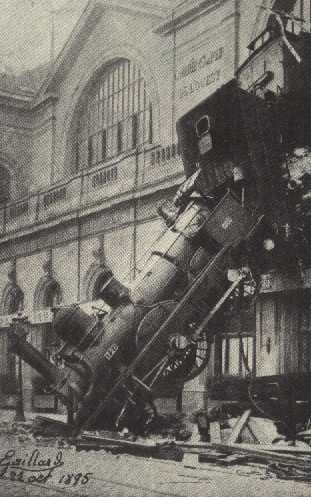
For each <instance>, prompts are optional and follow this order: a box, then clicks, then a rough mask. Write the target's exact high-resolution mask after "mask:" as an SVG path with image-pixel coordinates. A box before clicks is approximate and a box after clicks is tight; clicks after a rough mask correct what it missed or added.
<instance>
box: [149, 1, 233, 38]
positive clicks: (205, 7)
mask: <svg viewBox="0 0 311 497" xmlns="http://www.w3.org/2000/svg"><path fill="white" fill-rule="evenodd" d="M228 1H230V0H201V1H199V2H194V1H191V2H186V3H184V4H183V5H182V6H181V7H177V8H175V9H171V10H170V14H169V16H167V17H166V19H165V20H164V22H162V23H160V24H158V26H157V27H156V28H155V29H154V32H155V33H157V34H160V35H164V36H165V35H169V34H170V33H171V32H173V31H176V30H177V29H180V28H182V27H183V26H184V25H185V24H188V23H189V22H192V21H193V20H195V19H196V18H198V17H199V16H201V15H202V14H210V13H211V12H213V11H214V10H217V9H218V8H219V7H221V6H222V5H224V4H225V3H227V2H228Z"/></svg>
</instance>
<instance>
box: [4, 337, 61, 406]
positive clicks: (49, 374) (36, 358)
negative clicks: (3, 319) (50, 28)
mask: <svg viewBox="0 0 311 497" xmlns="http://www.w3.org/2000/svg"><path fill="white" fill-rule="evenodd" d="M10 338H11V339H10V351H11V352H13V353H14V354H17V355H18V356H19V357H21V359H23V361H25V362H26V363H27V364H29V365H30V366H31V367H32V368H34V369H35V370H36V371H38V373H40V374H41V375H42V376H43V377H44V378H45V379H46V381H47V382H48V383H49V384H51V385H62V384H63V383H64V380H65V378H64V375H63V373H62V372H61V371H60V370H59V369H58V368H57V367H56V366H54V364H52V363H51V362H50V361H48V360H47V359H46V358H45V357H44V356H43V354H41V353H40V352H39V351H38V350H37V349H35V348H34V347H33V346H32V345H31V344H30V343H28V342H27V341H26V339H25V335H24V336H20V335H19V334H18V333H17V332H16V331H14V330H12V334H11V336H10ZM62 393H63V392H62ZM64 396H65V397H66V392H64Z"/></svg>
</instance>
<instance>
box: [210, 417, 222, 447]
mask: <svg viewBox="0 0 311 497" xmlns="http://www.w3.org/2000/svg"><path fill="white" fill-rule="evenodd" d="M209 433H210V441H211V442H212V443H221V432H220V424H219V421H213V422H212V423H210V425H209Z"/></svg>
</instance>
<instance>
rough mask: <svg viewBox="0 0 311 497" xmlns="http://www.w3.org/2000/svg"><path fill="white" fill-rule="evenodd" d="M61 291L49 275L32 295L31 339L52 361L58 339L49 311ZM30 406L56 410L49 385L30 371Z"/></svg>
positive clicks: (59, 300)
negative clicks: (33, 321) (33, 318)
mask: <svg viewBox="0 0 311 497" xmlns="http://www.w3.org/2000/svg"><path fill="white" fill-rule="evenodd" d="M61 300H62V292H61V288H60V285H59V283H58V282H57V281H56V280H55V279H54V278H53V277H50V276H44V277H43V278H41V280H40V281H39V284H38V285H37V288H36V291H35V295H34V315H35V316H36V318H35V323H34V324H33V325H32V333H31V341H32V345H33V346H34V347H36V349H38V350H39V351H40V352H41V353H42V354H43V355H44V356H45V357H46V358H47V359H48V360H50V361H52V362H53V361H54V355H55V352H56V350H57V347H58V346H59V340H57V337H56V335H55V333H54V331H53V327H52V324H51V319H50V313H49V312H47V313H46V312H44V311H50V310H52V309H53V308H54V307H55V306H57V305H59V304H60V303H61ZM32 407H33V409H35V410H42V411H55V410H57V399H56V397H55V396H54V395H51V394H50V393H49V385H48V384H47V383H46V381H45V380H44V378H42V376H41V375H39V374H38V373H36V371H32Z"/></svg>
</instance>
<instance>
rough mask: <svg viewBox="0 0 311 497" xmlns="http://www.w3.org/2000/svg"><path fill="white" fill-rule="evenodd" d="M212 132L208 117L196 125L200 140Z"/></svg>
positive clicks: (204, 117) (202, 118)
mask: <svg viewBox="0 0 311 497" xmlns="http://www.w3.org/2000/svg"><path fill="white" fill-rule="evenodd" d="M210 130H211V121H210V118H209V116H208V115H204V116H202V117H201V118H200V119H199V120H198V121H197V124H196V132H197V135H198V138H201V137H202V136H203V135H205V134H206V133H208V132H209V131H210Z"/></svg>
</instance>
